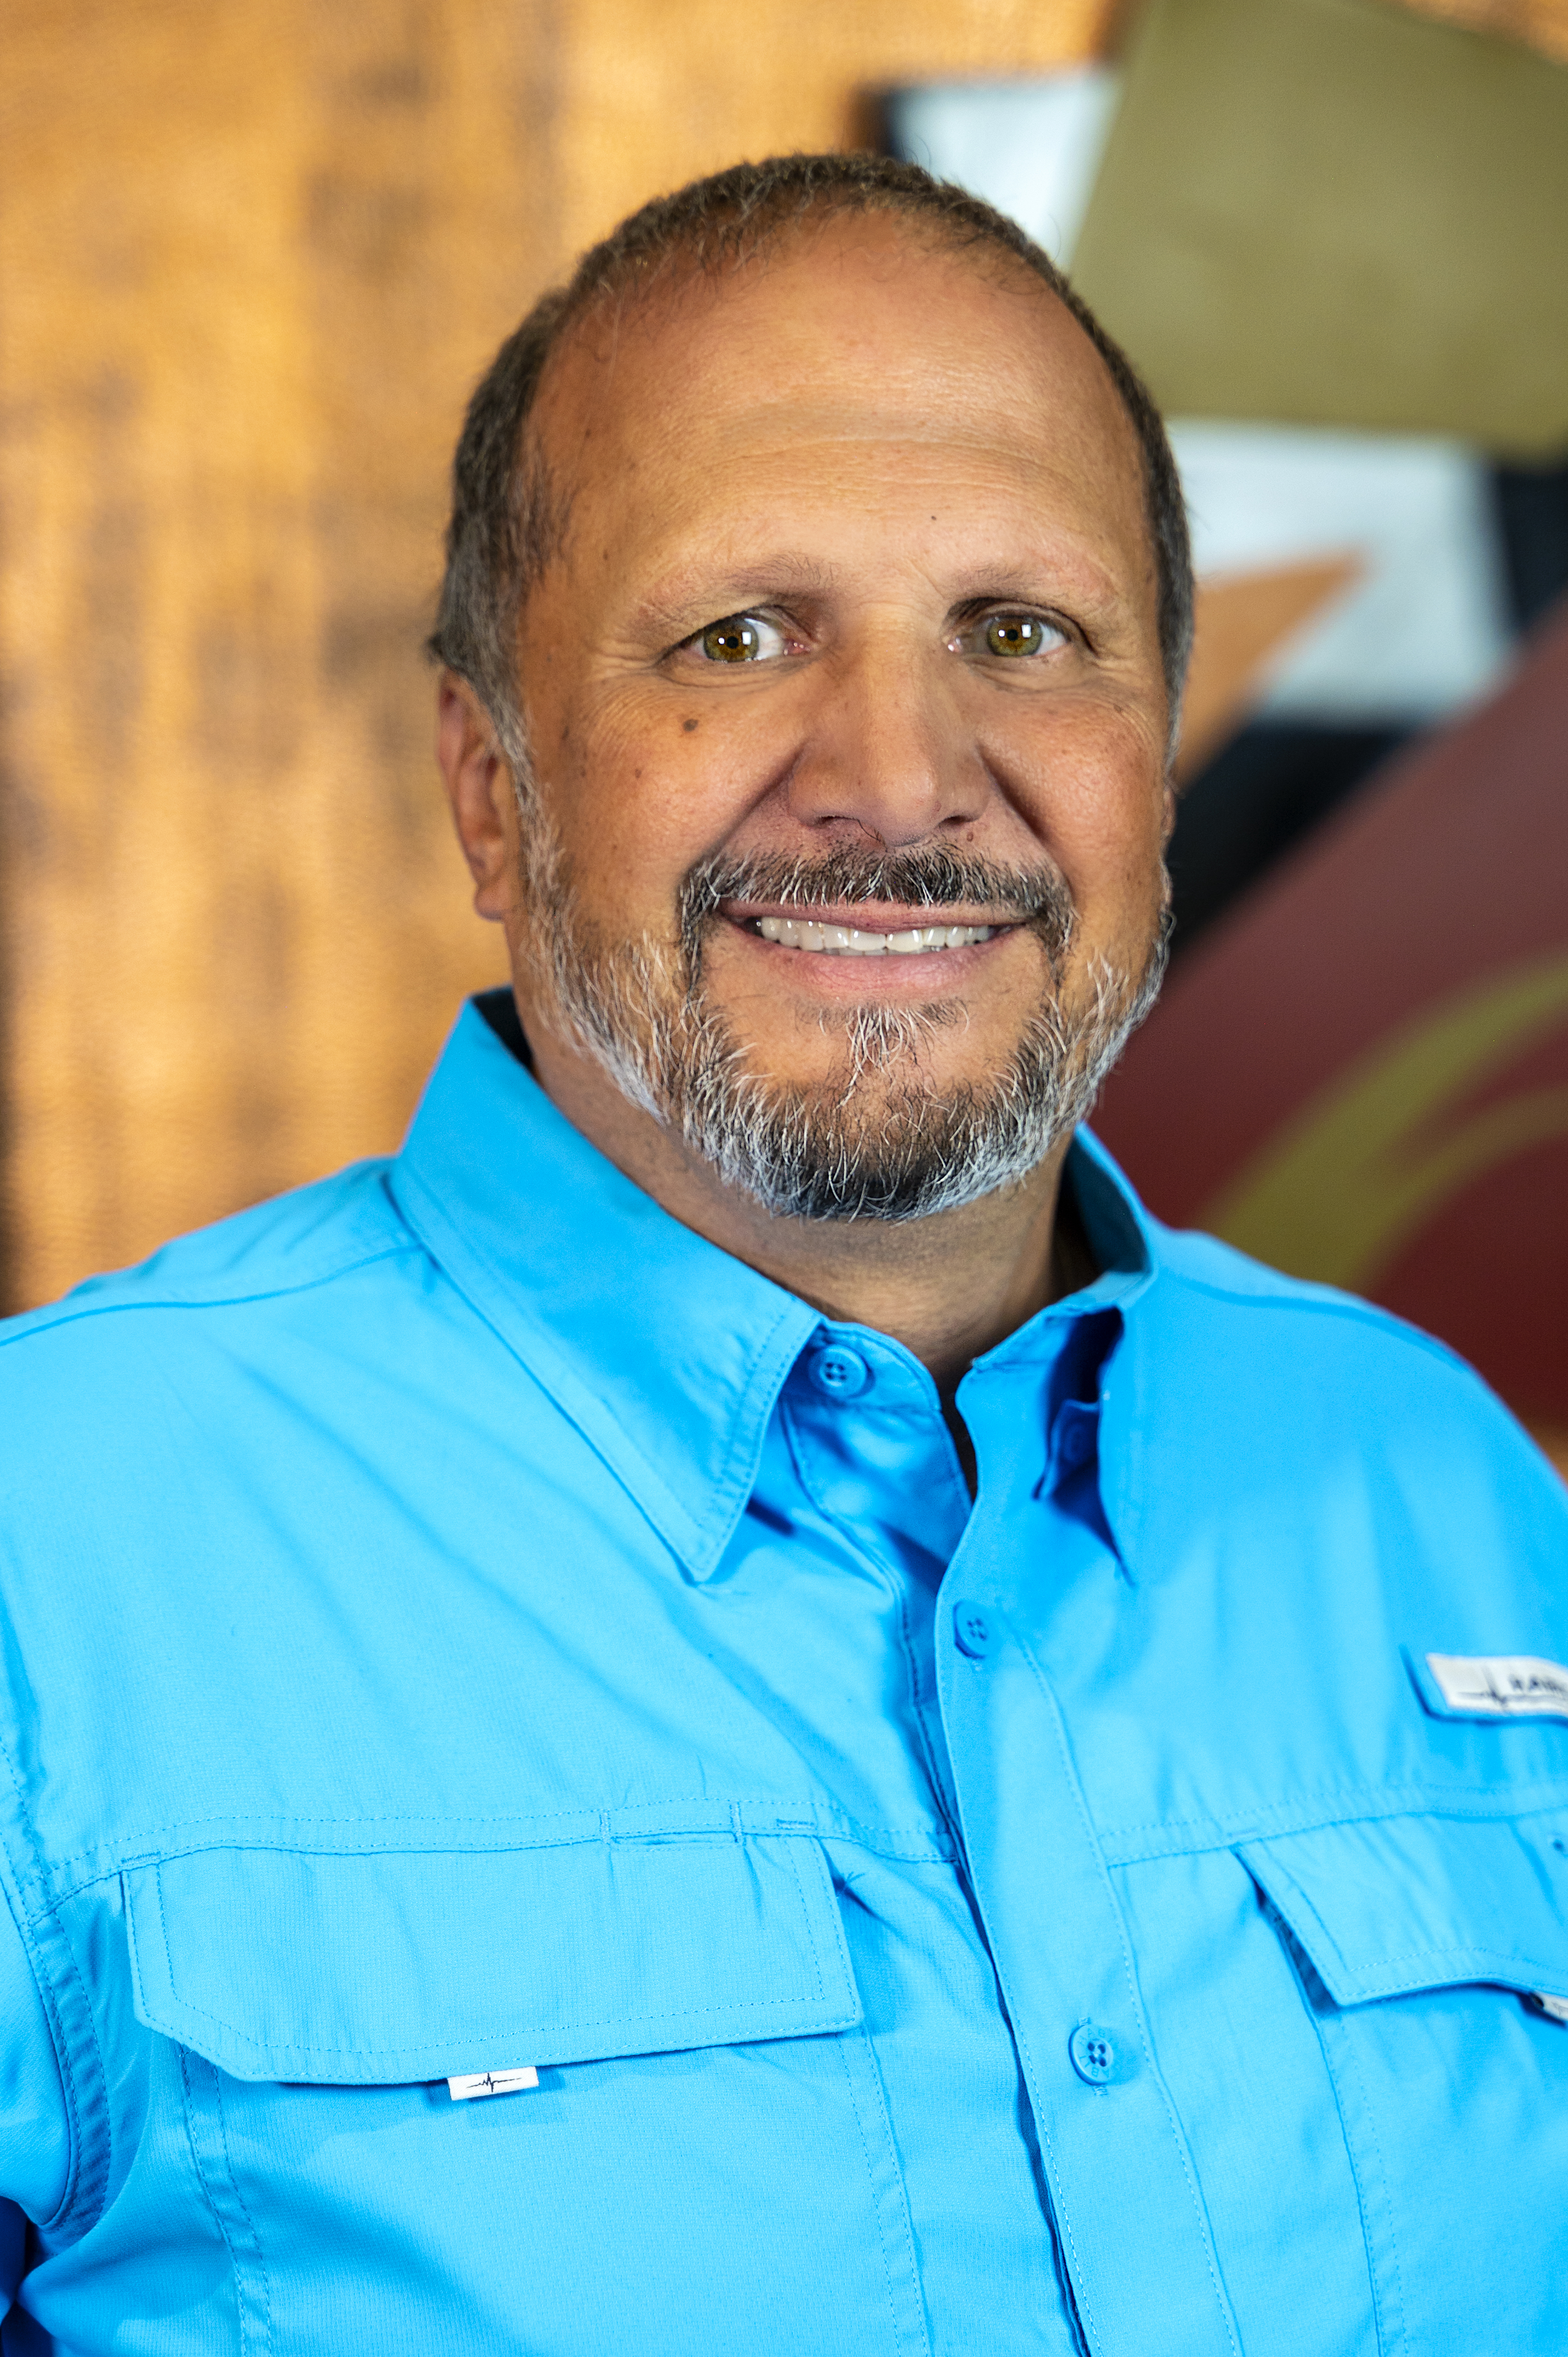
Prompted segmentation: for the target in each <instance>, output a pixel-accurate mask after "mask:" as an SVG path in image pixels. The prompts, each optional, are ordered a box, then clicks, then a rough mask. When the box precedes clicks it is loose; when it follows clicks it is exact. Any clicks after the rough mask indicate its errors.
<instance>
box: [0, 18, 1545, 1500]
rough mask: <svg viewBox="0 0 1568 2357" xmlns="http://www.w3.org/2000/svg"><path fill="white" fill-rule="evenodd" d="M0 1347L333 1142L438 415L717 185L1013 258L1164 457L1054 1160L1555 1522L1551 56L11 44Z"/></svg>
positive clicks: (0, 75) (1243, 24) (545, 44)
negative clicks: (1069, 1103) (1153, 694)
mask: <svg viewBox="0 0 1568 2357" xmlns="http://www.w3.org/2000/svg"><path fill="white" fill-rule="evenodd" d="M0 122H3V125H4V135H5V157H6V168H5V172H4V174H3V175H0V904H3V910H4V927H3V956H4V966H3V973H0V1024H3V1033H0V1070H3V1079H0V1153H3V1166H0V1167H3V1191H0V1290H3V1293H4V1297H5V1307H7V1308H20V1307H24V1306H27V1305H29V1304H31V1303H34V1302H37V1301H40V1300H44V1299H47V1298H48V1297H51V1296H53V1295H55V1294H57V1293H59V1291H61V1290H62V1289H64V1288H65V1287H66V1286H69V1285H70V1284H72V1283H74V1282H75V1281H76V1280H77V1279H78V1278H80V1277H81V1276H83V1275H87V1274H88V1273H89V1272H90V1271H91V1270H92V1269H94V1268H98V1267H102V1266H104V1265H113V1264H115V1263H120V1262H124V1261H127V1260H130V1259H133V1258H135V1257H137V1256H139V1255H141V1254H144V1253H145V1252H147V1251H149V1250H151V1249H152V1248H153V1247H154V1246H156V1244H157V1243H160V1242H161V1241H162V1240H163V1239H165V1238H166V1237H167V1236H169V1235H171V1234H173V1233H175V1232H177V1231H178V1230H180V1229H183V1228H186V1227H189V1226H192V1225H194V1224H197V1223H199V1222H202V1221H206V1220H209V1219H212V1218H215V1217H217V1216H219V1215H220V1214H221V1213H223V1212H225V1211H230V1210H232V1209H234V1208H236V1207H237V1206H239V1205H242V1204H243V1203H247V1202H250V1201H252V1200H255V1199H256V1198H258V1197H260V1196H262V1195H264V1194H267V1193H270V1192H273V1191H274V1190H275V1189H278V1188H281V1187H285V1186H289V1185H292V1184H295V1183H296V1182H297V1181H300V1180H303V1179H309V1178H312V1177H314V1176H316V1175H317V1174H318V1173H320V1172H322V1171H325V1170H327V1169H329V1168H333V1167H334V1166H335V1165H337V1164H338V1163H340V1162H342V1161H344V1160H347V1159H349V1158H351V1157H356V1156H360V1155H365V1154H373V1153H380V1152H384V1151H386V1150H388V1149H390V1148H392V1147H393V1146H395V1145H396V1143H397V1141H398V1138H399V1136H400V1135H401V1132H402V1129H403V1125H404V1123H405V1122H406V1120H407V1117H408V1114H409V1113H410V1111H411V1110H412V1107H413V1102H414V1099H415V1097H416V1095H417V1092H418V1089H419V1086H420V1083H421V1081H422V1079H423V1077H424V1073H425V1071H426V1070H427V1069H428V1067H429V1065H430V1063H431V1061H432V1060H433V1059H434V1057H435V1053H436V1051H437V1049H438V1048H439V1045H440V1042H441V1039H442V1038H443V1037H444V1035H445V1033H446V1029H447V1028H448V1026H449V1024H450V1022H451V1021H452V1019H453V1017H454V1014H455V1012H456V1008H457V1006H458V1005H459V1003H460V1001H461V999H462V996H464V994H465V993H466V992H467V991H469V990H472V989H475V988H477V987H480V986H482V985H486V984H487V983H489V982H491V981H493V980H497V979H499V978H500V971H501V969H500V962H499V942H498V941H497V939H496V937H495V936H494V934H493V932H492V931H491V929H489V928H488V927H485V926H481V925H480V924H479V923H478V921H477V920H475V919H474V918H473V917H472V916H471V914H470V913H469V911H468V907H467V892H466V889H465V879H464V875H463V871H462V868H461V865H460V862H459V860H458V857H457V855H456V850H455V848H454V847H453V845H451V843H450V842H449V840H448V834H447V827H446V817H445V813H444V809H443V806H442V803H441V800H440V796H439V790H438V784H437V780H436V776H435V766H434V762H433V760H432V758H431V750H430V746H431V735H432V727H431V683H430V680H429V677H428V674H427V673H426V672H425V669H424V664H423V661H422V658H421V655H420V641H421V639H422V637H423V634H424V630H425V629H426V628H427V627H428V621H429V617H430V611H431V606H432V599H433V593H434V589H435V582H436V579H437V576H438V572H439V565H440V535H441V529H442V524H443V521H444V508H445V497H446V467H447V463H448V459H449V456H450V450H451V446H452V442H453V439H454V437H455V435H456V428H457V425H458V422H459V419H460V416H461V413H462V408H463V404H464V402H465V400H466V398H467V393H468V391H469V389H470V388H471V386H472V384H473V382H474V381H475V379H476V378H477V376H478V374H479V372H480V371H481V370H482V369H483V367H484V365H485V363H486V361H488V359H489V355H490V353H491V352H492V350H494V348H495V346H496V345H497V344H498V343H499V340H500V339H501V338H502V337H503V336H504V335H505V334H506V333H507V332H508V330H509V329H510V328H511V327H512V326H513V325H514V324H515V323H516V320H517V319H518V317H520V316H521V313H522V312H523V311H524V310H525V309H526V308H527V307H528V306H529V304H530V303H531V302H532V300H533V298H534V296H536V295H537V294H538V293H539V292H540V291H541V290H542V288H543V287H544V286H545V285H547V284H549V283H550V282H551V281H552V280H553V278H555V277H556V276H558V275H559V274H561V273H562V272H563V271H564V269H565V268H566V266H567V265H568V264H569V263H570V261H571V259H572V257H573V255H574V254H575V253H576V252H577V251H578V250H580V248H581V247H582V246H583V245H585V243H587V242H589V241H591V240H592V239H593V238H595V237H596V236H597V235H599V234H600V233H602V232H603V231H605V230H607V229H608V228H609V227H610V226H611V225H612V224H613V223H614V222H615V221H617V220H618V218H619V217H620V216H621V215H622V214H623V213H625V212H626V211H628V210H629V209H630V208H632V207H633V206H635V205H636V204H638V203H639V201H640V200H641V199H644V198H645V197H647V196H649V195H651V194H652V193H654V192H655V191H657V190H659V189H661V188H670V187H673V186H675V185H678V184H679V183H680V182H682V180H685V179H687V178H691V177H692V176H693V174H696V173H699V172H703V171H706V170H711V169H714V168H716V167H720V166H722V165H724V164H726V163H729V162H732V161H734V160H735V159H736V158H737V157H739V156H757V155H761V154H765V153H768V152H774V151H777V150H779V149H788V148H796V147H806V148H816V147H845V146H848V147H854V146H879V147H885V148H886V149H889V150H890V151H892V152H894V153H897V154H899V155H903V156H910V157H913V158H915V159H916V160H918V161H919V162H921V163H923V164H926V165H928V166H929V167H931V168H932V169H934V170H935V171H937V172H938V173H939V174H940V175H942V176H943V177H946V178H953V179H957V180H960V181H961V182H963V183H964V184H966V185H967V186H969V187H971V188H975V189H977V190H978V191H979V192H980V193H982V194H983V195H984V196H986V197H988V198H990V199H992V200H993V202H995V203H997V204H999V205H1001V206H1002V207H1003V208H1004V210H1007V211H1009V212H1011V213H1013V214H1015V216H1016V217H1017V218H1018V219H1019V220H1020V221H1023V222H1024V223H1025V225H1026V227H1027V228H1028V229H1029V230H1030V231H1032V232H1033V233H1034V234H1035V235H1036V236H1037V237H1039V238H1040V239H1041V240H1042V241H1043V242H1045V243H1046V244H1047V246H1048V247H1049V248H1050V250H1051V251H1052V252H1053V253H1055V254H1056V255H1057V256H1058V259H1060V260H1061V261H1062V262H1063V263H1064V264H1066V265H1067V266H1068V267H1069V271H1070V273H1071V274H1072V276H1073V277H1074V279H1075V281H1076V282H1077V283H1078V284H1079V285H1081V286H1082V288H1083V291H1084V292H1085V294H1086V295H1087V296H1089V298H1090V301H1091V302H1092V303H1093V304H1094V305H1095V306H1096V307H1097V308H1098V309H1099V310H1100V311H1101V314H1102V316H1103V317H1105V319H1106V321H1107V323H1108V324H1109V326H1110V327H1111V328H1112V331H1113V332H1114V333H1116V334H1117V335H1118V336H1119V337H1120V338H1121V339H1122V342H1123V343H1124V344H1125V345H1126V347H1127V348H1128V350H1130V352H1131V353H1132V355H1133V359H1134V361H1136V362H1137V364H1138V365H1139V366H1140V367H1141V368H1142V369H1143V371H1144V373H1145V375H1146V376H1147V378H1148V380H1149V382H1151V384H1152V386H1153V388H1154V390H1155V394H1156V396H1157V397H1158V398H1159V399H1160V400H1161V402H1162V404H1164V405H1165V408H1166V410H1167V413H1168V414H1169V415H1170V417H1171V419H1172V422H1173V438H1174V440H1175V443H1176V450H1177V455H1178V458H1179V461H1180V464H1181V468H1182V471H1183V476H1184V479H1185V482H1186V485H1187V495H1188V501H1189V506H1190V508H1191V511H1192V516H1193V525H1194V535H1195V543H1196V548H1197V559H1198V565H1199V571H1200V575H1201V576H1202V593H1201V597H1200V619H1199V637H1198V647H1197V657H1196V661H1195V668H1194V677H1193V685H1192V690H1191V694H1190V696H1189V701H1188V707H1187V721H1186V726H1185V733H1184V737H1183V745H1182V753H1181V763H1180V784H1181V788H1182V799H1181V815H1180V819H1179V822H1178V825H1177V831H1176V839H1175V843H1174V845H1173V851H1172V868H1173V875H1174V878H1175V887H1176V916H1177V932H1176V958H1175V963H1174V967H1173V973H1172V978H1171V982H1170V985H1169V986H1168V989H1167V992H1166V996H1165V1000H1164V1001H1163V1002H1162V1005H1161V1006H1160V1007H1159V1009H1158V1010H1157V1011H1156V1013H1155V1017H1153V1018H1152V1020H1151V1022H1150V1023H1149V1025H1148V1027H1147V1028H1146V1029H1145V1030H1144V1033H1142V1034H1141V1035H1140V1037H1139V1039H1137V1040H1136V1041H1135V1042H1134V1044H1133V1049H1131V1050H1130V1052H1129V1054H1128V1057H1127V1059H1126V1060H1125V1062H1124V1064H1123V1066H1122V1070H1121V1071H1119V1072H1118V1073H1117V1075H1116V1076H1115V1077H1114V1079H1113V1080H1112V1083H1111V1085H1110V1087H1109V1089H1108V1091H1107V1092H1106V1096H1105V1100H1104V1103H1103V1104H1102V1107H1101V1114H1100V1116H1099V1119H1098V1123H1097V1125H1098V1126H1099V1128H1100V1129H1101V1134H1102V1135H1104V1136H1105V1138H1106V1139H1107V1142H1108V1143H1109V1144H1110V1145H1111V1146H1112V1149H1113V1150H1114V1151H1116V1152H1117V1153H1118V1154H1120V1155H1121V1156H1122V1158H1123V1159H1124V1160H1125V1162H1126V1163H1127V1165H1128V1167H1129V1168H1130V1170H1131V1171H1132V1174H1133V1178H1134V1179H1136V1181H1137V1182H1138V1184H1139V1185H1140V1187H1141V1188H1142V1189H1143V1191H1144V1194H1145V1196H1146V1197H1147V1199H1148V1200H1149V1201H1150V1202H1151V1204H1152V1205H1153V1206H1154V1208H1155V1210H1156V1211H1160V1212H1161V1213H1162V1214H1163V1215H1165V1217H1167V1218H1170V1219H1173V1220H1176V1221H1179V1222H1193V1223H1197V1224H1200V1225H1203V1226H1207V1227H1210V1228H1214V1229H1217V1230H1218V1231H1219V1232H1222V1233H1224V1234H1227V1235H1229V1236H1230V1237H1232V1238H1233V1239H1234V1240H1235V1241H1236V1242H1238V1243H1241V1244H1243V1245H1245V1247H1246V1248H1247V1249H1249V1250H1251V1251H1253V1252H1256V1253H1258V1254H1260V1255H1261V1256H1262V1257H1263V1258H1265V1259H1269V1260H1272V1261H1274V1262H1276V1263H1278V1264H1279V1265H1283V1266H1284V1267H1287V1268H1291V1269H1293V1270H1295V1271H1298V1272H1300V1273H1301V1274H1304V1275H1311V1276H1316V1277H1321V1278H1323V1279H1325V1280H1326V1281H1329V1282H1332V1283H1335V1284H1341V1285H1348V1286H1351V1287H1353V1288H1354V1289H1356V1290H1358V1291H1362V1292H1367V1293H1369V1294H1371V1295H1373V1296H1374V1297H1377V1298H1379V1299H1380V1300H1384V1301H1386V1302H1388V1303H1390V1304H1391V1306H1392V1307H1393V1308H1397V1309H1398V1310H1400V1311H1401V1312H1402V1314H1404V1315H1407V1316H1410V1317H1412V1318H1416V1319H1417V1320H1418V1321H1419V1322H1420V1323H1422V1324H1423V1325H1425V1326H1427V1327H1429V1328H1431V1329H1434V1330H1435V1331H1437V1332H1439V1333H1440V1334H1443V1335H1444V1337H1445V1338H1446V1339H1448V1340H1452V1341H1453V1342H1454V1343H1455V1345H1456V1346H1457V1347H1458V1348H1459V1349H1461V1350H1462V1351H1465V1352H1466V1354H1467V1355H1468V1356H1469V1357H1471V1358H1472V1359H1473V1360H1475V1361H1476V1362H1477V1364H1478V1365H1479V1366H1480V1367H1481V1368H1482V1371H1483V1372H1485V1373H1486V1374H1487V1376H1488V1378H1489V1379H1490V1380H1491V1381H1492V1382H1493V1383H1496V1384H1497V1385H1498V1388H1499V1389H1500V1390H1501V1391H1502V1393H1503V1394H1504V1396H1505V1397H1506V1398H1508V1399H1509V1403H1510V1405H1513V1406H1514V1407H1515V1408H1516V1409H1517V1410H1518V1411H1519V1412H1520V1414H1521V1415H1523V1416H1524V1417H1525V1419H1526V1420H1527V1422H1529V1423H1530V1425H1531V1426H1532V1427H1533V1428H1534V1429H1535V1430H1536V1431H1537V1432H1538V1433H1539V1434H1540V1436H1541V1438H1542V1439H1543V1441H1544V1442H1545V1443H1546V1445H1547V1446H1548V1447H1549V1448H1551V1449H1552V1451H1553V1452H1554V1453H1555V1454H1557V1456H1558V1457H1559V1460H1560V1461H1561V1462H1563V1464H1564V1465H1565V1466H1568V267H1565V266H1564V262H1563V254H1564V250H1565V245H1568V0H1144V5H1133V4H1132V0H1121V5H1118V4H1117V0H1027V5H1023V0H897V5H895V0H854V5H851V6H848V7H844V6H842V5H841V6H828V5H822V0H806V5H803V6H801V7H799V8H797V9H795V10H793V11H788V12H786V11H767V10H759V11H755V12H746V11H737V10H736V8H735V7H734V6H733V5H717V0H681V4H680V5H674V0H615V5H611V0H508V5H500V0H346V5H339V6H338V7H334V8H323V7H320V6H319V5H317V6H309V5H304V0H267V5H264V6H263V5H260V0H222V5H216V0H207V4H206V5H197V4H196V0H11V5H10V7H9V8H8V10H7V11H6V13H5V17H4V20H3V22H0Z"/></svg>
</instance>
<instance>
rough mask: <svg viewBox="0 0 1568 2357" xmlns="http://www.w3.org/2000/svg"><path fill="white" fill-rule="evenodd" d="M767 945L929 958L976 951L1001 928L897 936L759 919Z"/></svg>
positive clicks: (916, 930) (922, 930) (911, 930)
mask: <svg viewBox="0 0 1568 2357" xmlns="http://www.w3.org/2000/svg"><path fill="white" fill-rule="evenodd" d="M1003 930H1004V928H1003V927H1001V926H999V925H911V926H909V927H908V928H907V929H905V930H904V931H900V932H896V933H870V932H863V931H861V929H860V927H859V926H858V925H820V924H813V923H812V922H811V920H810V919H809V918H806V917H758V918H757V931H758V932H759V933H760V934H761V936H762V938H763V940H764V941H765V942H776V943H777V944H778V946H779V948H780V949H784V950H811V951H814V952H816V953H817V955H818V956H821V957H928V956H929V954H930V952H932V950H967V949H972V948H973V947H974V945H975V944H976V942H988V941H989V940H990V939H991V937H992V935H993V933H996V932H1000V931H1003Z"/></svg>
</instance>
